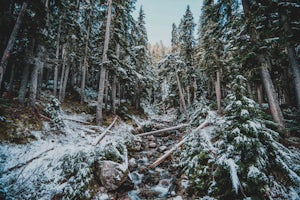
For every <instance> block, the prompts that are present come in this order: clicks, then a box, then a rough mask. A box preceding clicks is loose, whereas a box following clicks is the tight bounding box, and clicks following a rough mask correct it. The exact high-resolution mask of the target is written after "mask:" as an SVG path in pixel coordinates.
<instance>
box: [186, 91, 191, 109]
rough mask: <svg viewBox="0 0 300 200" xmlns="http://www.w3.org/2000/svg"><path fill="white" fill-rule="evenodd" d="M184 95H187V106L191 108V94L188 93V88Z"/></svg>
mask: <svg viewBox="0 0 300 200" xmlns="http://www.w3.org/2000/svg"><path fill="white" fill-rule="evenodd" d="M186 93H187V104H188V107H190V106H191V92H190V86H187V87H186Z"/></svg>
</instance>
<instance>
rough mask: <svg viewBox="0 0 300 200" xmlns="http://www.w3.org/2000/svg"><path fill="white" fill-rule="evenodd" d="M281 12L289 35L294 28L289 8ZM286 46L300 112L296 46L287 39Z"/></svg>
mask: <svg viewBox="0 0 300 200" xmlns="http://www.w3.org/2000/svg"><path fill="white" fill-rule="evenodd" d="M280 14H281V21H282V22H283V29H284V32H285V35H289V34H290V33H291V32H292V30H291V27H290V24H289V22H288V18H287V10H283V11H281V13H280ZM285 46H286V49H287V53H288V57H289V62H290V67H291V71H292V77H293V82H294V88H295V96H296V100H297V108H298V111H299V112H300V66H299V62H298V60H297V57H296V52H295V48H294V47H293V46H292V45H291V44H290V42H288V41H286V43H285Z"/></svg>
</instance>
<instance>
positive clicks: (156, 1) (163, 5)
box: [134, 0, 202, 46]
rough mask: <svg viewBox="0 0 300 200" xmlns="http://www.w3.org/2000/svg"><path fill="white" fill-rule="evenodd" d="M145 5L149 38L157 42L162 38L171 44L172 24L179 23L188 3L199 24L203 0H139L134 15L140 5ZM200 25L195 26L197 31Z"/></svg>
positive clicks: (164, 41) (136, 13)
mask: <svg viewBox="0 0 300 200" xmlns="http://www.w3.org/2000/svg"><path fill="white" fill-rule="evenodd" d="M141 5H142V6H143V9H144V11H145V15H146V20H145V21H146V28H147V32H148V40H149V42H150V43H151V44H155V43H156V42H159V41H160V40H162V41H163V43H164V45H166V46H170V43H171V31H172V24H173V23H175V24H176V26H178V25H179V22H180V19H181V18H182V17H183V15H184V13H185V10H186V8H187V5H190V8H191V11H192V13H193V16H194V22H195V23H196V24H197V25H198V22H199V18H200V12H201V6H202V0H137V3H136V11H135V12H134V16H135V17H136V18H137V16H138V12H139V10H140V6H141ZM197 29H198V27H196V28H195V32H196V31H197Z"/></svg>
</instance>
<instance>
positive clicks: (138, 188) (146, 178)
mask: <svg viewBox="0 0 300 200" xmlns="http://www.w3.org/2000/svg"><path fill="white" fill-rule="evenodd" d="M180 138H181V134H180V132H179V131H177V130H175V131H172V132H165V133H161V134H157V135H155V136H153V135H149V136H144V137H142V145H141V149H139V150H138V151H134V152H130V153H129V161H128V164H129V171H130V178H131V181H132V183H131V189H129V191H128V190H127V191H123V192H121V193H119V194H118V195H117V196H118V198H119V199H131V200H140V199H176V200H180V199H185V198H184V196H186V193H185V189H186V188H187V186H188V180H187V178H186V177H185V176H183V175H181V174H180V171H179V170H178V169H177V168H176V165H175V160H174V157H173V156H172V155H171V156H169V157H168V158H167V159H166V160H165V161H164V162H162V163H161V164H160V165H159V166H157V167H155V168H150V167H149V166H150V165H151V164H152V163H153V162H155V161H156V160H157V159H158V158H160V157H161V156H162V155H164V153H166V151H168V150H169V149H170V148H172V147H173V146H174V145H175V144H176V143H177V142H178V141H179V139H180ZM127 186H128V184H125V185H124V186H123V188H122V186H121V188H119V191H120V190H121V191H122V190H126V189H128V188H126V187H127ZM124 187H125V188H124Z"/></svg>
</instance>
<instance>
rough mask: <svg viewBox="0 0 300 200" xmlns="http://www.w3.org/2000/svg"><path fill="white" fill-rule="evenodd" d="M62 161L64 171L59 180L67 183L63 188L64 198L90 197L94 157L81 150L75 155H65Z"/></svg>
mask: <svg viewBox="0 0 300 200" xmlns="http://www.w3.org/2000/svg"><path fill="white" fill-rule="evenodd" d="M91 158H92V159H91ZM98 159H99V158H98ZM61 161H62V163H61V170H62V171H61V175H60V176H61V179H60V181H59V182H61V183H66V185H65V187H64V188H63V194H64V198H65V199H74V198H75V199H90V198H91V196H90V194H89V188H90V185H91V183H92V180H93V171H92V164H93V161H94V160H93V157H90V155H89V154H87V153H85V152H82V151H79V152H78V153H76V154H74V155H70V154H67V155H65V156H64V157H63V158H62V159H61Z"/></svg>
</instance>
